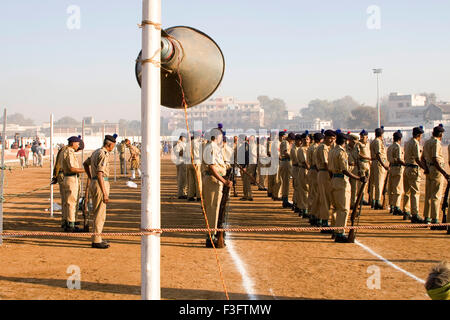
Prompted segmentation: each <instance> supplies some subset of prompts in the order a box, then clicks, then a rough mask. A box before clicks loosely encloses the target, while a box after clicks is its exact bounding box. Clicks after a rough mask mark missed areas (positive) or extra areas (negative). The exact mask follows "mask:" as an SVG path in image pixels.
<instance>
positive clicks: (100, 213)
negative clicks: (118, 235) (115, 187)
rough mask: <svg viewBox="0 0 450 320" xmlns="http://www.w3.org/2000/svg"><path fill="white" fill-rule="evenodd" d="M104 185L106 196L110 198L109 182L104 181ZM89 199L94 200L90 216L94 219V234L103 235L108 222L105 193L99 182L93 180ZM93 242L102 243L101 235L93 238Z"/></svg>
mask: <svg viewBox="0 0 450 320" xmlns="http://www.w3.org/2000/svg"><path fill="white" fill-rule="evenodd" d="M104 184H105V189H106V190H105V191H106V194H107V195H108V197H109V190H110V185H109V181H104ZM89 197H90V198H91V200H92V211H91V212H90V215H91V217H92V229H93V230H94V231H93V232H94V233H102V232H103V226H104V225H105V220H106V203H104V202H103V192H102V188H100V184H99V183H98V180H91V183H90V184H89ZM92 242H94V243H101V242H102V237H101V236H100V235H97V236H92Z"/></svg>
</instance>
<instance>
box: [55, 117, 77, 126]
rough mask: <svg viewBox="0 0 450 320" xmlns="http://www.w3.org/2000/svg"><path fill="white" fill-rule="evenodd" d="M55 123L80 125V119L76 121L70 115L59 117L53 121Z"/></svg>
mask: <svg viewBox="0 0 450 320" xmlns="http://www.w3.org/2000/svg"><path fill="white" fill-rule="evenodd" d="M55 125H58V126H75V125H80V126H81V121H78V120H76V119H74V118H72V117H62V118H61V119H59V120H58V121H56V122H55Z"/></svg>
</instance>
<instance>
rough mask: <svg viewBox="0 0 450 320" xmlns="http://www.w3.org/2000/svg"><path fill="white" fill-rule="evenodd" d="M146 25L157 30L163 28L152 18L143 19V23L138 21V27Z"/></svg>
mask: <svg viewBox="0 0 450 320" xmlns="http://www.w3.org/2000/svg"><path fill="white" fill-rule="evenodd" d="M145 26H153V27H154V28H155V29H156V30H162V25H161V24H160V23H156V22H153V21H150V20H142V22H141V24H139V23H138V27H139V28H140V29H142V28H143V27H145Z"/></svg>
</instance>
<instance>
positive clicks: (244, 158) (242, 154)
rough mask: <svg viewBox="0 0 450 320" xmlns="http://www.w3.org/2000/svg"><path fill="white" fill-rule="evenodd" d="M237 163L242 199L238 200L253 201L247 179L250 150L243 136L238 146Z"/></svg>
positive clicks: (249, 182)
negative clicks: (240, 179)
mask: <svg viewBox="0 0 450 320" xmlns="http://www.w3.org/2000/svg"><path fill="white" fill-rule="evenodd" d="M238 163H239V164H240V165H241V168H242V169H241V176H242V193H243V197H242V198H240V199H239V200H242V201H247V200H248V201H253V193H252V184H251V180H250V177H249V174H251V171H250V149H249V143H248V141H247V137H246V136H245V135H241V136H240V144H239V147H238Z"/></svg>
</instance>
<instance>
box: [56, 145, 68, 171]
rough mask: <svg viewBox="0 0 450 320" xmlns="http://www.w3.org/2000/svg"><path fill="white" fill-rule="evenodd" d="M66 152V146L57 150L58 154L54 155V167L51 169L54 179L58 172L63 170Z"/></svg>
mask: <svg viewBox="0 0 450 320" xmlns="http://www.w3.org/2000/svg"><path fill="white" fill-rule="evenodd" d="M66 150H67V146H64V147H62V148H61V149H59V151H58V154H57V155H56V160H55V167H54V168H53V176H54V177H56V176H57V175H58V174H59V172H60V171H62V170H63V160H64V153H65V151H66Z"/></svg>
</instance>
